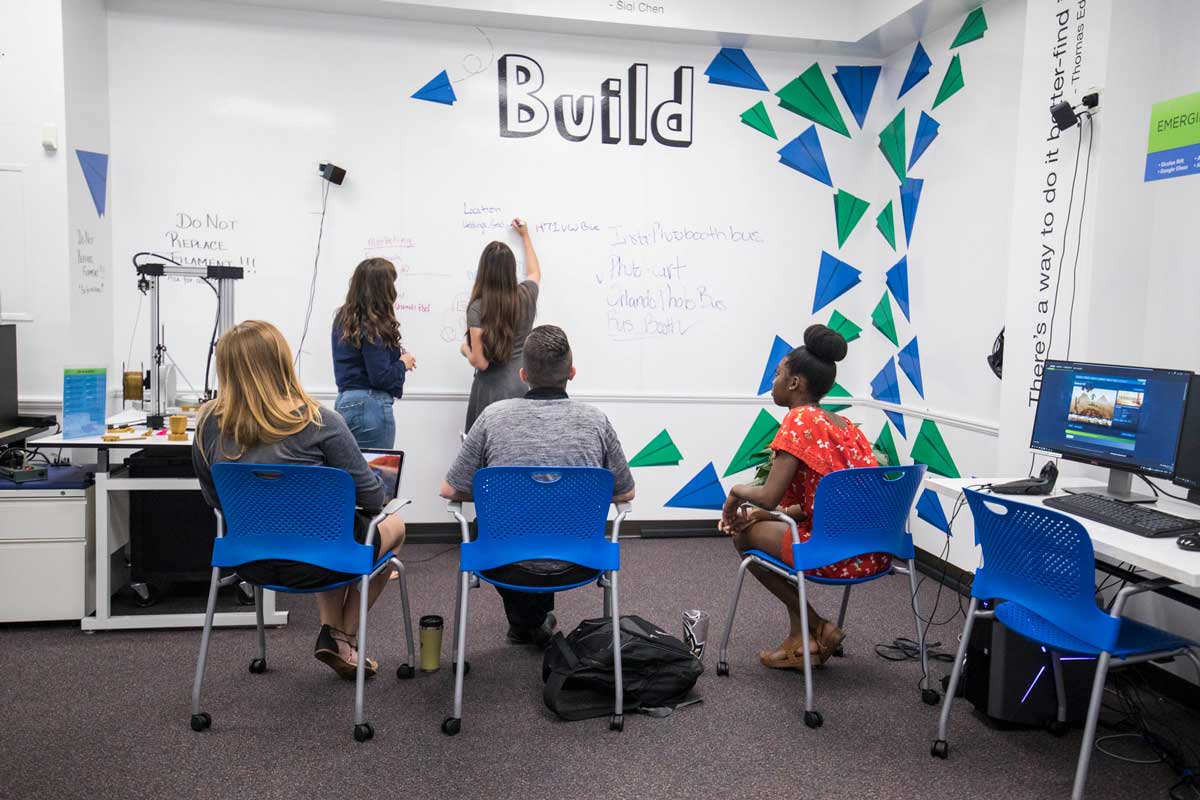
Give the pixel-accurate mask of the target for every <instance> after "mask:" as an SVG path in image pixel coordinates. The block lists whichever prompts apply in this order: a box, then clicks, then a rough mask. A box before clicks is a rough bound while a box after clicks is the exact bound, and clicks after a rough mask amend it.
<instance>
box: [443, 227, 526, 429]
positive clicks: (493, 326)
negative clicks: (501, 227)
mask: <svg viewBox="0 0 1200 800" xmlns="http://www.w3.org/2000/svg"><path fill="white" fill-rule="evenodd" d="M512 226H513V229H514V230H516V232H517V233H518V234H520V236H521V242H522V244H523V245H524V249H525V280H524V281H522V282H521V283H517V258H516V256H515V255H513V251H512V248H510V247H509V246H508V245H506V244H505V243H504V242H491V243H490V244H488V245H487V246H486V247H484V248H483V252H482V253H480V254H479V268H478V270H477V271H476V273H475V286H474V287H473V288H472V289H471V301H470V302H469V303H468V304H467V340H466V341H465V342H464V343H463V345H462V347H461V348H460V350H461V352H462V354H463V356H465V357H466V359H467V361H468V362H470V364H471V366H472V367H474V368H475V380H474V381H472V382H471V398H470V400H469V401H468V402H467V422H466V427H465V428H464V431H470V430H471V426H472V425H474V424H475V418H476V417H478V416H479V415H480V413H481V412H482V411H483V410H484V409H485V408H487V407H488V406H489V405H491V404H492V403H495V402H496V401H498V400H508V399H510V398H513V397H524V395H525V393H526V392H527V391H529V387H528V386H526V385H525V381H523V380H521V363H522V361H523V359H524V351H525V337H526V336H528V335H529V332H530V331H531V330H533V319H534V317H536V316H537V299H538V286H539V284H540V283H541V280H542V267H541V264H540V263H539V262H538V257H537V253H536V252H535V251H534V249H533V240H532V239H530V238H529V226H528V225H526V224H525V222H524V221H523V220H519V219H514V220H513V221H512Z"/></svg>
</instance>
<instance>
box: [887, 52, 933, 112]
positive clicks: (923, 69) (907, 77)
mask: <svg viewBox="0 0 1200 800" xmlns="http://www.w3.org/2000/svg"><path fill="white" fill-rule="evenodd" d="M932 66H933V62H932V61H930V60H929V54H928V53H926V52H925V48H924V47H922V46H921V43H920V42H917V47H916V49H915V50H913V54H912V61H909V62H908V71H907V72H905V73H904V83H903V84H901V86H900V94H898V95H896V99H897V100H899V99H900V98H901V97H904V95H905V94H906V93H907V92H908V90H909V89H911V88H912V87H914V86H916V85H917V84H918V83H920V82H921V81H922V80H924V79H925V76H926V75H928V74H929V68H930V67H932Z"/></svg>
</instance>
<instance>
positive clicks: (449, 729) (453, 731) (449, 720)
mask: <svg viewBox="0 0 1200 800" xmlns="http://www.w3.org/2000/svg"><path fill="white" fill-rule="evenodd" d="M461 730H462V720H461V719H459V718H458V717H446V718H445V719H444V720H442V733H444V734H446V735H447V736H457V735H458V732H459V731H461Z"/></svg>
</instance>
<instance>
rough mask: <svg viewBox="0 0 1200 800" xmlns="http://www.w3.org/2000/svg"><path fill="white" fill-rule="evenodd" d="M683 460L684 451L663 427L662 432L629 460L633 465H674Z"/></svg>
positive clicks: (630, 464)
mask: <svg viewBox="0 0 1200 800" xmlns="http://www.w3.org/2000/svg"><path fill="white" fill-rule="evenodd" d="M682 460H683V453H680V452H679V448H678V447H676V446H675V442H673V441H672V440H671V434H669V433H667V430H666V428H663V430H662V433H660V434H658V436H655V437H654V438H653V439H651V440H650V444H648V445H646V446H645V447H643V448H642V449H641V451H640V452H638V454H637V455H636V456H634V457H633V459H632V460H631V461H630V462H629V466H631V467H673V466H675V465H676V464H678V463H679V462H680V461H682Z"/></svg>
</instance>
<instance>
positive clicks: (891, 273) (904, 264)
mask: <svg viewBox="0 0 1200 800" xmlns="http://www.w3.org/2000/svg"><path fill="white" fill-rule="evenodd" d="M887 288H888V291H890V292H891V293H892V297H894V298H896V305H898V306H900V310H901V311H903V312H904V318H905V319H906V320H908V321H909V322H912V317H911V316H910V315H909V313H908V256H904V257H903V258H901V259H900V260H899V261H897V262H896V265H895V266H893V267H892V268H891V269H889V270H888V271H887Z"/></svg>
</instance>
